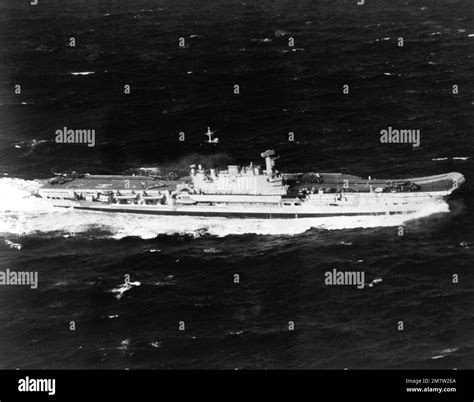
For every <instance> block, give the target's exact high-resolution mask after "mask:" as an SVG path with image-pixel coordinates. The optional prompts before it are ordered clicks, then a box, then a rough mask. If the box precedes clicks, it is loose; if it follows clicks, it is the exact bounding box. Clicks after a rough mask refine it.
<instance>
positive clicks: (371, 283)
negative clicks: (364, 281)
mask: <svg viewBox="0 0 474 402" xmlns="http://www.w3.org/2000/svg"><path fill="white" fill-rule="evenodd" d="M381 282H383V279H382V278H376V279H374V280H373V281H372V282H370V283H369V287H371V288H372V287H373V286H374V285H376V284H377V283H381Z"/></svg>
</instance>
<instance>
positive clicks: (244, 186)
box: [191, 150, 288, 195]
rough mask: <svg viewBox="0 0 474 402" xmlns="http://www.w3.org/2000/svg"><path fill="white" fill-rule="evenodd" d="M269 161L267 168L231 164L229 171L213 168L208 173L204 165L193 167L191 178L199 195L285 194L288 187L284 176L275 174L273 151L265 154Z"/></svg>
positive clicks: (266, 159)
mask: <svg viewBox="0 0 474 402" xmlns="http://www.w3.org/2000/svg"><path fill="white" fill-rule="evenodd" d="M261 155H262V157H264V158H265V162H266V169H265V170H264V171H263V172H262V171H261V168H260V166H258V165H253V164H250V165H249V166H244V167H239V166H237V165H229V166H228V169H227V170H222V171H219V170H217V169H210V170H209V171H206V170H205V169H203V167H202V166H201V165H199V166H198V167H197V169H196V167H195V166H194V165H193V166H191V179H192V182H193V186H194V191H195V192H196V193H198V194H249V195H284V194H287V191H288V186H286V185H284V184H283V178H282V176H281V174H280V173H278V172H274V171H273V167H274V166H275V162H274V160H275V159H276V157H274V155H275V152H274V151H273V150H270V151H266V152H264V153H262V154H261Z"/></svg>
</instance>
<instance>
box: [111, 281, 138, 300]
mask: <svg viewBox="0 0 474 402" xmlns="http://www.w3.org/2000/svg"><path fill="white" fill-rule="evenodd" d="M134 286H140V282H138V281H137V282H124V283H122V284H121V285H120V286H118V287H116V288H114V289H112V290H111V291H110V292H111V293H114V294H115V297H116V299H117V300H120V299H121V298H122V296H123V294H124V293H125V292H127V291H128V290H130V289H131V288H133V287H134Z"/></svg>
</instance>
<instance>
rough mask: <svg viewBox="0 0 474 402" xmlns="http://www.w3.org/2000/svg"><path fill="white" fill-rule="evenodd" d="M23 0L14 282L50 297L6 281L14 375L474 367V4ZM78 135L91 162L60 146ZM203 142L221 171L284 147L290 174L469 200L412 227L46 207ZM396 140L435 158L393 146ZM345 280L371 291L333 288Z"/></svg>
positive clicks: (170, 161)
mask: <svg viewBox="0 0 474 402" xmlns="http://www.w3.org/2000/svg"><path fill="white" fill-rule="evenodd" d="M19 3H20V2H17V1H13V0H8V1H7V0H4V1H2V3H1V4H0V177H1V178H0V270H6V269H10V270H17V271H21V270H30V271H37V272H38V275H39V286H38V288H37V289H29V288H26V287H15V286H2V287H0V322H1V325H0V368H2V369H5V368H17V367H19V368H116V369H123V368H131V369H141V368H170V369H177V368H193V369H194V368H225V369H235V368H239V369H253V368H264V369H273V368H292V369H298V368H331V369H341V368H349V369H356V368H357V369H359V368H472V367H473V362H474V336H473V335H474V320H473V318H474V290H473V284H474V273H473V261H474V224H473V219H472V217H473V208H474V205H473V192H472V189H473V187H472V181H473V178H474V175H473V173H474V166H473V160H472V157H473V150H474V140H473V136H472V132H473V128H474V98H473V93H474V79H473V77H472V71H473V67H474V62H473V55H474V52H473V50H474V5H473V3H472V1H470V0H457V1H456V0H432V1H430V2H429V3H428V2H424V1H414V0H404V1H394V0H391V1H388V0H377V1H376V2H371V1H366V3H367V4H365V5H364V6H357V5H356V4H355V3H356V1H355V0H354V1H345V0H344V1H342V0H340V1H329V0H327V1H326V0H324V1H322V0H321V1H309V0H307V1H289V0H288V1H282V0H274V1H270V0H263V1H253V0H252V1H250V0H245V1H233V0H221V1H219V2H215V1H210V0H209V1H208V0H206V1H204V0H198V1H185V0H176V1H169V0H166V1H164V0H163V1H151V0H150V1H146V0H140V1H138V0H135V1H127V2H124V1H118V0H117V1H114V0H109V1H100V2H99V1H92V0H90V1H86V0H84V1H80V0H72V1H68V2H67V4H64V3H63V2H59V1H48V0H39V3H38V5H36V6H30V5H28V2H21V4H19ZM71 37H73V38H75V41H76V46H75V47H70V46H69V43H70V38H71ZM400 37H402V38H403V39H404V46H403V47H398V46H397V41H398V38H400ZM179 38H184V40H185V44H186V46H185V47H184V48H180V47H179V46H178V40H179ZM289 38H293V39H294V41H295V46H294V47H293V48H292V47H289V46H288V40H289ZM345 84H347V85H349V87H350V94H349V95H343V94H342V86H343V85H345ZM15 85H21V93H20V94H15V93H14V89H15ZM124 85H130V87H131V93H130V94H128V95H126V94H124V91H123V89H124ZM234 85H239V86H240V94H239V95H235V94H234V93H233V90H234ZM453 85H458V86H459V93H458V94H455V95H454V94H453V93H452V86H453ZM64 126H66V127H68V128H83V129H94V130H95V131H96V146H95V147H93V148H90V147H87V146H85V145H72V144H56V143H55V142H54V133H55V131H56V130H57V129H60V128H62V127H64ZM208 126H210V127H211V128H212V129H215V130H216V135H217V136H218V137H219V139H220V144H219V145H218V148H217V152H218V155H217V156H218V158H219V159H220V160H221V161H222V162H223V163H226V162H235V163H247V162H248V161H251V160H252V161H254V162H256V161H257V160H258V159H259V153H260V152H262V151H264V150H266V149H275V150H276V151H277V153H278V154H279V155H280V156H281V158H280V159H279V160H278V161H277V163H278V166H279V167H280V169H281V170H282V171H290V172H295V171H298V172H303V171H322V172H324V171H330V172H334V171H342V172H348V173H353V174H357V175H361V176H368V175H371V176H372V177H377V178H378V177H387V178H397V177H403V176H406V177H413V176H417V175H429V174H438V173H443V172H449V171H459V172H461V173H462V174H464V175H465V177H466V184H465V186H464V188H463V192H462V193H461V194H459V196H458V197H456V198H455V199H453V200H452V201H450V202H449V203H443V204H440V205H438V206H436V207H434V208H430V209H427V210H425V211H422V212H421V213H420V214H418V215H417V216H415V217H411V218H410V219H409V220H405V219H404V218H401V217H397V216H391V217H363V218H338V219H327V218H325V219H298V220H295V221H288V220H283V221H279V220H238V219H223V218H214V219H208V218H206V219H202V218H188V217H186V218H183V217H177V218H172V217H143V216H139V217H137V216H131V215H126V214H124V215H120V216H116V215H114V216H110V215H106V214H105V215H104V214H100V213H93V212H90V213H85V212H75V211H70V210H62V211H58V210H55V209H53V208H51V207H50V206H49V205H48V204H47V203H46V202H44V201H42V200H40V199H38V198H35V197H32V196H31V191H34V190H35V189H37V188H38V186H39V183H38V182H37V181H36V179H44V178H47V177H49V176H51V171H52V170H54V171H62V170H77V171H82V172H91V173H121V172H124V171H125V170H127V169H129V168H133V167H140V166H145V165H147V166H159V167H161V168H162V169H166V170H172V171H183V170H185V169H186V168H187V166H188V165H189V164H190V163H193V162H194V163H196V162H200V161H205V160H208V159H209V157H210V153H211V151H210V150H209V149H207V148H206V146H205V144H203V140H204V139H205V138H206V137H205V136H204V132H205V131H206V129H207V127H208ZM389 126H391V127H394V128H408V129H410V128H413V129H420V130H421V145H420V147H417V148H414V147H412V146H411V145H408V144H405V145H403V144H381V143H380V135H379V133H380V130H381V129H383V128H387V127H389ZM180 132H184V133H185V139H186V140H185V141H184V142H180V141H178V134H179V133H180ZM289 132H293V133H294V134H295V141H294V142H290V141H288V133H289ZM400 227H402V228H403V234H404V235H403V236H399V230H400V229H399V228H400ZM333 269H337V270H357V271H364V272H365V277H366V282H367V283H372V284H373V285H372V286H366V287H364V288H363V289H357V288H356V287H351V286H327V285H325V284H324V278H325V275H324V274H325V272H327V271H331V270H333ZM235 274H239V275H240V283H238V284H237V283H234V275H235ZM453 274H457V275H458V277H459V282H458V283H453V280H452V279H453ZM125 275H129V276H130V284H129V285H128V286H127V285H124V278H125ZM374 281H375V282H374ZM71 321H74V323H75V331H71V330H70V323H71ZM180 321H183V322H184V323H185V330H184V331H180V330H179V323H180ZM290 321H291V322H293V323H294V330H289V322H290ZM399 321H403V324H404V330H403V331H399V330H398V322H399Z"/></svg>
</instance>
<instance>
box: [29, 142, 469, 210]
mask: <svg viewBox="0 0 474 402" xmlns="http://www.w3.org/2000/svg"><path fill="white" fill-rule="evenodd" d="M209 138H210V141H212V139H211V136H209ZM261 157H262V158H263V159H264V166H260V165H254V164H253V163H250V164H249V165H248V166H243V167H241V166H237V165H229V166H227V169H223V170H219V169H218V168H215V167H213V168H210V169H206V168H205V167H203V166H201V165H197V166H196V165H191V166H190V172H189V176H186V177H180V178H176V179H162V178H159V177H156V176H150V175H91V174H84V175H78V174H72V175H59V176H56V177H54V178H52V179H50V180H48V181H46V182H44V184H43V186H42V187H41V188H40V189H39V190H38V192H37V193H36V195H37V196H39V197H42V198H45V199H47V200H49V201H50V202H51V203H52V204H53V205H54V206H56V207H62V208H75V209H79V210H89V211H102V212H110V213H112V212H115V213H135V214H150V215H191V216H202V217H209V216H217V217H226V218H259V219H279V218H290V219H298V218H309V217H332V216H334V217H336V216H357V215H361V216H363V215H394V214H413V213H415V212H418V211H421V210H423V209H424V208H426V207H429V206H430V205H433V204H436V203H439V202H441V201H444V200H445V199H446V198H448V197H449V196H450V195H451V194H452V193H453V192H455V191H456V190H458V189H459V188H460V187H461V185H462V184H463V183H464V181H465V179H464V176H463V175H462V174H461V173H457V172H451V173H446V174H440V175H435V176H425V177H413V178H405V179H375V178H374V179H372V178H371V177H369V178H367V179H364V178H361V177H358V176H353V175H347V174H342V173H322V172H312V173H281V172H279V171H278V170H276V169H275V160H276V159H277V157H276V156H275V152H274V151H273V150H267V151H265V152H263V153H262V154H261Z"/></svg>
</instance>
